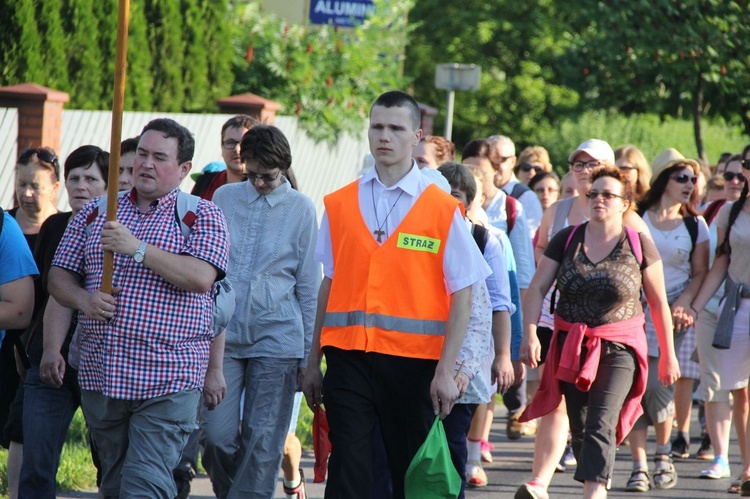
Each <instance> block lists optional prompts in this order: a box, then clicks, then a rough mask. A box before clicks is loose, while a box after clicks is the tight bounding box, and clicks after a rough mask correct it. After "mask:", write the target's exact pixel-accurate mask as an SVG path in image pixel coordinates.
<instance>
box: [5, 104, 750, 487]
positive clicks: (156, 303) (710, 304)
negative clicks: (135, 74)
mask: <svg viewBox="0 0 750 499" xmlns="http://www.w3.org/2000/svg"><path fill="white" fill-rule="evenodd" d="M420 126H421V115H420V111H419V107H418V106H417V104H416V102H415V101H414V99H413V98H412V97H411V96H409V95H408V94H406V93H404V92H400V91H391V92H386V93H384V94H382V95H381V96H380V97H378V99H377V100H376V101H375V102H374V103H373V105H372V107H371V109H370V113H369V127H368V141H369V146H370V155H369V156H368V158H367V160H368V161H366V164H367V166H366V167H365V168H363V170H362V172H361V175H360V177H359V178H358V179H356V180H353V181H351V182H350V183H348V184H347V185H345V186H344V187H342V188H340V189H338V190H335V191H334V192H332V193H330V194H328V195H327V196H326V197H325V200H324V201H325V203H324V204H325V211H324V212H323V213H321V214H317V213H316V210H315V206H314V204H313V202H312V201H311V200H310V199H309V198H308V197H307V196H306V195H305V194H304V193H303V192H301V191H300V190H299V187H300V186H298V185H297V179H296V178H295V175H294V173H293V170H292V165H293V158H292V148H291V147H290V144H289V142H288V141H287V139H286V137H285V136H284V134H283V133H282V132H281V131H280V130H279V129H278V128H276V127H274V126H270V125H265V124H261V123H259V122H258V121H256V120H254V119H252V118H250V117H249V116H245V115H238V116H235V117H232V118H231V119H229V120H228V121H227V122H226V123H225V124H224V126H223V127H222V129H221V131H220V141H219V142H218V143H217V148H216V150H217V153H219V152H220V153H221V156H222V159H223V161H222V162H218V163H212V164H210V165H209V166H208V167H206V168H205V169H204V171H203V172H202V173H201V174H199V175H197V176H195V177H194V180H195V186H194V188H193V190H192V193H190V194H188V193H187V192H184V191H182V190H181V189H180V185H181V183H182V181H183V179H185V177H186V176H187V175H188V174H189V173H190V172H191V170H192V169H193V164H192V158H193V153H194V148H195V142H194V139H193V136H192V134H191V133H190V131H189V130H187V129H186V128H185V127H183V126H182V125H180V124H179V123H177V122H175V121H173V120H171V119H166V118H162V119H155V120H152V121H150V122H149V123H147V124H145V126H144V127H143V129H142V132H141V134H140V135H139V136H138V137H133V138H129V139H126V140H124V141H123V142H122V144H121V148H120V154H119V157H120V169H119V173H120V175H119V183H118V186H117V187H118V189H117V190H118V191H119V193H118V195H117V199H116V200H108V194H107V183H108V178H109V176H108V171H109V168H110V165H109V163H110V155H109V153H108V152H107V151H104V150H102V149H100V148H99V147H96V146H94V145H82V146H80V147H78V148H76V149H75V150H74V151H72V152H71V153H70V154H69V155H68V157H67V158H66V159H65V161H64V163H62V168H61V162H60V160H59V159H58V157H57V153H56V151H54V150H52V149H50V148H46V147H39V148H32V149H27V150H24V151H22V152H21V153H20V155H19V157H18V159H17V161H16V168H15V177H16V180H15V203H14V206H15V207H14V208H12V209H10V210H8V211H5V212H4V213H3V214H2V218H1V219H0V220H1V221H2V225H0V227H2V229H0V230H1V231H2V232H0V262H2V264H0V328H2V330H3V331H2V334H1V335H0V341H2V343H1V348H0V356H1V359H2V360H0V427H1V428H2V439H1V440H0V444H2V445H3V446H4V447H7V448H8V449H9V454H8V467H7V470H8V487H9V492H10V497H11V498H13V499H15V498H33V499H38V498H54V497H55V496H56V493H57V490H56V479H55V477H56V473H57V469H58V467H59V464H60V455H61V452H62V446H63V443H64V441H65V437H66V434H67V430H68V427H69V426H70V423H71V420H72V418H73V415H74V413H75V412H76V410H77V409H78V408H79V407H80V408H81V409H82V411H83V414H84V417H85V420H86V424H87V427H88V429H89V433H90V448H91V455H92V460H93V462H94V464H95V466H96V468H97V471H98V476H97V486H98V488H99V496H100V497H104V498H109V497H113V498H114V497H122V498H125V497H162V498H168V499H172V498H176V497H177V498H185V497H188V495H189V492H190V483H191V480H192V478H193V477H194V476H195V473H196V472H197V468H198V460H199V459H201V462H202V465H203V467H204V468H205V470H206V472H207V473H208V476H209V478H210V479H211V483H212V486H213V490H214V493H215V494H216V496H217V497H219V498H222V499H224V498H245V497H251V498H252V497H257V498H270V497H273V496H274V492H275V490H276V482H277V480H278V477H279V473H280V471H281V472H282V474H283V491H284V494H285V495H286V496H287V497H290V498H296V499H305V498H306V491H305V483H306V482H305V477H304V474H303V473H302V471H301V469H300V456H301V446H300V442H299V439H298V438H297V437H296V435H295V429H296V426H297V418H298V415H299V408H300V405H301V403H302V399H303V394H304V397H305V398H306V400H307V404H308V405H309V406H310V407H311V409H313V411H319V410H321V409H322V408H325V411H326V415H327V421H328V424H329V428H330V432H329V438H330V443H331V449H332V450H331V455H330V459H329V461H328V477H327V483H326V497H330V498H349V497H377V498H387V497H393V498H397V499H398V498H403V497H407V495H406V492H405V490H406V488H407V487H406V486H405V483H406V476H407V471H408V470H409V468H410V464H411V463H412V460H413V458H414V456H415V455H416V454H417V452H418V451H419V449H420V447H421V446H422V444H423V443H424V442H425V439H426V438H427V435H428V433H429V432H430V429H431V427H432V426H433V422H434V421H435V419H436V417H437V418H439V419H440V420H442V424H443V427H444V429H445V435H446V446H447V448H448V449H449V451H450V456H451V461H452V463H453V466H454V467H455V469H456V472H457V474H458V475H459V477H460V478H461V488H460V491H458V492H457V496H458V497H464V495H465V489H466V488H475V487H483V486H486V485H487V484H488V477H487V474H486V473H485V471H484V468H483V463H486V462H491V461H492V460H493V455H492V452H491V451H492V444H491V443H490V442H489V432H490V428H491V426H492V421H493V417H494V414H495V411H496V407H495V401H496V396H495V395H496V394H497V393H500V394H502V403H503V405H505V407H506V409H507V411H508V418H507V426H506V435H507V438H509V439H511V440H517V439H520V438H524V437H534V438H535V442H534V459H533V463H532V467H531V469H530V470H529V477H528V480H527V481H525V482H523V483H518V484H517V486H518V489H517V492H516V494H515V497H516V499H544V498H547V497H549V493H548V488H549V486H550V483H551V482H552V481H553V479H554V475H555V472H556V471H565V470H571V471H572V468H575V471H574V477H575V480H577V481H579V482H581V483H582V495H583V497H586V498H602V497H606V496H607V490H608V489H610V488H612V487H614V488H620V489H624V490H626V491H631V492H647V491H649V490H650V489H651V488H656V489H670V488H673V487H679V480H678V479H679V474H680V466H679V461H680V460H682V459H686V458H688V457H690V456H691V455H693V452H694V451H695V456H696V457H697V458H699V459H705V460H706V461H707V462H710V464H708V465H707V467H706V469H705V470H703V471H702V472H701V473H700V477H701V478H705V479H712V480H727V489H728V492H730V493H739V494H741V495H742V496H750V455H749V454H748V450H749V449H750V431H748V426H747V425H748V410H749V404H750V401H749V399H748V393H747V385H748V378H750V253H748V252H746V251H743V250H744V248H750V205H749V204H747V203H746V199H747V197H748V180H750V146H748V147H746V148H745V150H744V151H742V152H741V153H740V152H738V153H732V154H727V155H725V156H724V155H723V156H722V158H721V161H720V162H719V164H717V165H716V166H715V167H711V166H709V165H707V164H705V163H704V162H702V161H700V160H697V159H691V158H686V157H685V156H683V155H682V154H681V153H680V152H679V151H677V150H675V149H674V148H671V147H669V146H671V144H664V146H665V147H664V151H663V152H662V153H661V154H659V155H658V156H657V157H655V158H654V159H653V160H652V161H651V162H649V161H648V160H647V159H646V157H645V156H644V154H643V153H642V152H641V151H640V150H639V149H638V148H637V147H636V146H634V145H622V146H619V147H617V148H616V149H613V148H612V147H611V145H610V144H608V143H606V142H604V141H602V140H599V139H597V138H592V139H589V140H586V141H584V142H583V143H581V144H580V145H578V146H577V147H575V148H574V146H575V144H571V145H570V147H571V149H570V150H571V152H570V154H569V156H568V157H567V160H568V165H567V167H566V168H562V167H561V165H557V166H558V167H557V168H554V167H553V164H552V162H551V160H550V157H549V154H548V152H547V151H546V150H545V149H544V148H543V147H540V146H534V145H530V146H529V147H526V148H525V149H523V150H522V151H520V152H518V153H517V151H516V146H515V143H514V142H513V140H512V139H511V138H509V137H506V136H499V135H496V136H491V137H486V138H474V139H473V140H471V141H469V142H468V143H467V144H466V145H465V146H464V147H463V149H461V154H460V158H456V147H455V145H454V144H453V143H452V142H451V141H449V140H447V139H445V138H443V137H438V136H432V135H427V136H425V135H423V132H422V130H421V129H420ZM217 132H218V131H217ZM294 159H295V161H304V158H294ZM458 159H460V161H458ZM61 170H62V171H61ZM61 176H62V182H63V184H64V188H65V189H66V191H67V193H68V199H69V204H70V211H67V212H58V209H57V204H58V199H57V198H58V192H59V190H60V183H61ZM343 180H344V179H342V183H343ZM302 191H304V189H302ZM108 201H110V202H109V203H108ZM108 204H109V205H110V206H112V205H114V206H116V209H117V214H116V220H115V221H108V217H107V213H106V211H107V207H108ZM105 252H111V253H112V255H113V258H112V268H111V274H112V276H113V277H112V283H113V289H112V292H111V293H105V292H103V291H102V286H103V275H104V274H105V273H106V269H105V266H106V265H108V263H107V259H106V258H105V257H104V254H105ZM227 293H228V294H227ZM222 294H223V296H225V297H226V296H229V298H228V299H225V300H224V302H223V303H222V301H221V300H220V299H219V296H220V295H222ZM227 302H229V303H230V305H225V303H227ZM32 304H33V306H32ZM694 400H697V401H698V405H699V412H700V414H701V417H700V422H701V424H700V426H701V427H700V429H695V428H691V426H690V420H691V411H692V409H693V404H694ZM649 426H653V427H654V432H655V437H656V447H655V449H648V448H647V447H648V446H647V441H648V440H647V432H648V428H649ZM732 426H734V428H735V431H736V432H737V437H738V441H739V443H740V445H739V447H740V451H741V458H742V463H743V465H742V469H741V470H739V473H734V474H733V473H732V471H731V470H730V467H729V455H728V452H729V438H730V431H731V427H732ZM691 432H692V433H691ZM698 442H700V443H699V444H698V445H697V447H698V448H697V451H696V446H695V444H696V443H698ZM691 443H692V444H693V447H691ZM621 444H627V445H628V446H629V448H630V452H631V456H632V473H631V475H630V477H629V479H628V480H627V483H612V476H613V469H614V466H615V452H616V449H617V446H618V445H621ZM649 456H650V457H649ZM649 461H651V463H649ZM441 497H442V496H441ZM451 497H453V496H451Z"/></svg>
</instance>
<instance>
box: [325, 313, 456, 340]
mask: <svg viewBox="0 0 750 499" xmlns="http://www.w3.org/2000/svg"><path fill="white" fill-rule="evenodd" d="M445 324H446V322H445V321H431V320H422V319H407V318H405V317H392V316H389V315H382V314H367V313H365V311H364V310H356V311H354V312H327V313H326V315H325V319H324V320H323V327H346V326H364V327H374V328H378V329H386V330H388V331H397V332H401V333H409V334H429V335H434V336H442V335H443V334H445Z"/></svg>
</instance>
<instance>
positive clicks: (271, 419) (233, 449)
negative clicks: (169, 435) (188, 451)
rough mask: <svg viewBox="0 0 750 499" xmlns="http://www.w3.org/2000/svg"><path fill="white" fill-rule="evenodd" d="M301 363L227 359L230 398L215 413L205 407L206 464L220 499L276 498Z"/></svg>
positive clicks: (203, 438) (204, 454) (225, 376)
mask: <svg viewBox="0 0 750 499" xmlns="http://www.w3.org/2000/svg"><path fill="white" fill-rule="evenodd" d="M299 363H300V361H299V359H276V358H270V357H254V358H248V359H234V358H229V357H225V358H224V379H225V380H226V383H227V393H226V396H225V397H224V400H222V401H221V404H219V405H218V406H216V409H214V410H213V411H209V410H208V409H206V408H205V407H202V408H201V430H202V437H201V443H202V444H203V446H204V451H203V466H204V467H205V468H206V472H207V473H208V476H210V477H211V484H212V485H213V489H214V493H215V494H216V496H217V497H219V498H220V499H224V498H227V497H228V498H230V499H231V498H259V499H260V498H268V497H273V494H274V490H275V489H276V479H277V478H278V476H279V467H280V466H281V458H282V456H283V454H284V442H285V440H286V436H287V433H288V431H289V419H290V417H291V415H292V404H293V403H294V392H295V390H296V389H297V369H298V367H299ZM243 397H244V407H243V408H242V409H241V408H240V407H241V402H242V401H243ZM240 421H241V422H242V430H241V431H240V425H239V423H240Z"/></svg>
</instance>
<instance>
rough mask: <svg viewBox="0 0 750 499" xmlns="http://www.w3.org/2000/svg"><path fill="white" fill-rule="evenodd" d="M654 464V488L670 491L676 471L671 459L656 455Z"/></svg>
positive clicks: (675, 478)
mask: <svg viewBox="0 0 750 499" xmlns="http://www.w3.org/2000/svg"><path fill="white" fill-rule="evenodd" d="M654 463H655V464H656V466H657V468H656V469H654V487H656V488H657V489H671V488H672V487H674V486H675V485H677V470H676V469H675V467H674V464H672V458H671V457H669V456H668V455H667V454H657V455H656V457H654ZM664 463H666V464H667V467H666V468H659V467H658V466H660V465H661V466H664ZM748 490H749V492H748V495H750V481H749V482H748Z"/></svg>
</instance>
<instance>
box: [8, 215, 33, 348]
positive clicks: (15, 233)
mask: <svg viewBox="0 0 750 499" xmlns="http://www.w3.org/2000/svg"><path fill="white" fill-rule="evenodd" d="M3 217H4V218H3V232H2V235H0V284H6V283H9V282H13V281H17V280H18V279H21V278H22V277H26V276H32V277H33V276H37V275H39V270H38V269H37V266H36V263H34V257H33V256H32V255H31V250H30V249H29V245H28V244H27V243H26V239H25V238H24V237H23V232H21V228H20V227H19V226H18V223H16V221H15V220H14V219H13V217H12V216H10V214H8V212H4V213H3ZM29 306H30V305H29ZM4 336H5V331H3V330H0V342H2V339H3V337H4Z"/></svg>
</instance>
